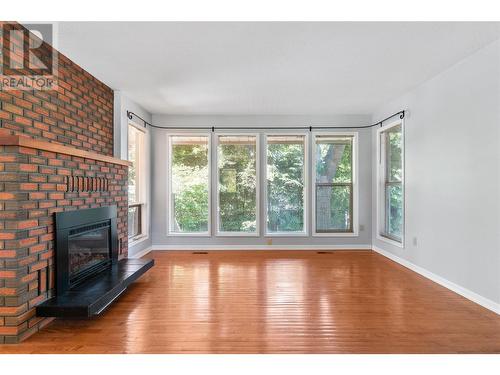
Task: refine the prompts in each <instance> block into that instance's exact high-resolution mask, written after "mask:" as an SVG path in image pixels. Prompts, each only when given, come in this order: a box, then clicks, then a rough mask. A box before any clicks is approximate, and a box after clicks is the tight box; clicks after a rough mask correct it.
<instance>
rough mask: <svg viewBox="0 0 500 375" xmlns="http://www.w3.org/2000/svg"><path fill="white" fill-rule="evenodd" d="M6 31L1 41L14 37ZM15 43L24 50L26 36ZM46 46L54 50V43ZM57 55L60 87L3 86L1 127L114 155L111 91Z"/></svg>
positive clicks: (4, 41) (65, 58)
mask: <svg viewBox="0 0 500 375" xmlns="http://www.w3.org/2000/svg"><path fill="white" fill-rule="evenodd" d="M4 23H5V22H0V27H2V26H3V24H4ZM19 27H20V26H19ZM2 35H3V34H2V33H0V38H3V37H5V39H6V40H3V43H10V42H11V41H10V39H9V34H7V35H5V36H2ZM14 42H15V44H16V45H17V46H18V50H19V51H22V47H21V43H22V41H21V40H17V41H14ZM2 45H3V44H2ZM43 48H44V49H46V50H47V53H52V47H51V46H50V45H48V44H46V43H45V44H44V45H43ZM57 56H58V67H59V68H58V85H59V87H58V89H57V91H55V90H47V91H37V90H32V91H10V90H7V91H0V103H1V106H0V128H4V129H9V130H11V131H12V132H13V133H23V134H25V135H28V136H31V137H33V138H37V139H42V140H45V141H50V142H55V143H59V144H64V145H67V146H73V147H75V148H78V149H82V150H87V151H94V152H97V153H100V154H104V155H112V154H113V90H112V89H111V88H109V87H108V86H106V85H105V84H104V83H102V82H101V81H99V80H97V79H96V78H95V77H93V76H92V75H91V74H90V73H88V72H86V71H85V70H83V69H82V68H81V67H79V66H78V65H76V64H75V63H74V62H72V61H71V60H70V59H68V58H67V57H66V56H64V55H62V54H61V53H58V54H57ZM19 58H21V56H20V55H19Z"/></svg>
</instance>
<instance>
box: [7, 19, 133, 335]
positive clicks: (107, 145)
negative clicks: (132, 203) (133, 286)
mask: <svg viewBox="0 0 500 375" xmlns="http://www.w3.org/2000/svg"><path fill="white" fill-rule="evenodd" d="M1 24H2V22H0V26H1ZM46 48H48V49H50V46H46ZM5 133H8V134H12V133H23V134H24V135H27V136H30V137H33V138H36V139H40V140H45V141H50V142H55V143H59V144H64V145H66V146H72V147H74V148H78V149H82V150H86V151H92V152H96V153H99V154H104V155H112V152H113V91H112V90H111V89H110V88H109V87H107V86H106V85H104V84H103V83H102V82H100V81H98V80H97V79H95V78H94V77H93V76H92V75H90V74H89V73H87V72H86V71H84V70H83V69H82V68H80V67H79V66H78V65H76V64H75V63H73V62H71V61H70V60H69V59H68V58H66V57H65V56H62V55H61V54H59V88H58V90H57V91H0V136H1V135H2V134H5ZM127 172H128V169H127V167H125V166H122V165H117V164H111V163H105V162H101V161H96V160H91V159H83V158H80V157H75V156H69V155H65V154H56V153H52V152H47V151H42V150H35V149H31V148H23V147H19V146H0V344H2V343H12V342H18V341H21V340H23V339H25V338H26V337H28V336H29V335H31V334H33V333H35V332H37V331H38V330H39V329H40V328H42V327H43V326H44V325H46V324H47V323H48V322H50V319H43V318H38V317H36V315H35V307H36V305H37V304H39V303H41V302H43V301H45V300H46V299H47V298H50V297H51V296H53V295H54V293H55V290H54V276H55V273H54V261H55V258H54V223H53V221H54V219H53V213H54V212H57V211H66V210H75V209H83V208H91V207H100V206H108V205H113V204H115V205H117V206H118V235H119V239H120V242H121V254H122V256H126V254H127ZM73 177H78V179H75V178H73ZM75 182H76V183H77V184H84V183H86V186H87V188H86V189H83V190H84V191H76V192H75V191H73V190H74V189H73V188H72V185H71V184H74V183H75ZM92 183H95V184H96V185H93V184H92ZM96 186H97V187H96ZM79 190H82V189H79Z"/></svg>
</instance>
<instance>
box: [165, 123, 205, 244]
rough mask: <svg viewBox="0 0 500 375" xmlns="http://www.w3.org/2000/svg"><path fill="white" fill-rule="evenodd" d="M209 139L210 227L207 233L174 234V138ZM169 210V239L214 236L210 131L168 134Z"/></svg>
mask: <svg viewBox="0 0 500 375" xmlns="http://www.w3.org/2000/svg"><path fill="white" fill-rule="evenodd" d="M191 136H192V137H197V136H198V137H207V146H208V161H207V163H208V225H207V229H208V230H207V231H206V232H174V231H172V225H171V224H172V217H173V210H171V208H172V207H173V205H172V195H171V194H170V192H171V191H172V178H171V173H172V165H171V161H172V141H171V139H172V137H191ZM166 160H167V199H166V203H167V210H166V214H167V217H166V219H167V220H166V222H167V237H186V236H188V237H210V236H211V234H212V231H211V229H212V134H211V133H210V132H209V131H184V132H182V131H181V132H174V133H170V132H168V133H167V157H166Z"/></svg>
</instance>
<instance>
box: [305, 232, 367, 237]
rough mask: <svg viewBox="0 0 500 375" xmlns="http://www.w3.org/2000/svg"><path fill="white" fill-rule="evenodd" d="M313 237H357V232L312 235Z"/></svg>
mask: <svg viewBox="0 0 500 375" xmlns="http://www.w3.org/2000/svg"><path fill="white" fill-rule="evenodd" d="M312 236H313V237H359V234H358V232H350V233H342V232H339V233H313V234H312Z"/></svg>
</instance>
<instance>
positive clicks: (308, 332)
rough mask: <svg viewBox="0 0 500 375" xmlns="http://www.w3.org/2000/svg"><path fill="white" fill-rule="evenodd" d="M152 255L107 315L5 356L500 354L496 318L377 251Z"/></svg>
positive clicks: (53, 327) (57, 327) (61, 326)
mask: <svg viewBox="0 0 500 375" xmlns="http://www.w3.org/2000/svg"><path fill="white" fill-rule="evenodd" d="M150 256H153V257H154V258H155V260H156V266H155V267H154V268H153V269H152V270H151V271H149V272H148V273H147V274H146V275H145V276H144V277H143V278H142V279H140V280H139V281H138V282H137V283H135V284H134V285H133V286H132V287H131V288H130V290H129V291H128V292H127V293H126V294H125V295H123V296H122V297H121V298H120V300H119V301H118V302H117V303H115V304H114V305H113V306H112V307H111V308H110V309H109V310H108V311H107V312H106V313H105V314H104V315H103V316H101V317H100V318H98V319H95V320H92V321H71V320H68V321H62V320H57V321H55V322H54V323H52V324H50V325H49V326H48V327H46V328H45V329H43V330H42V331H40V332H39V333H37V334H35V335H34V336H32V337H31V338H29V339H28V340H26V341H25V342H24V343H22V344H18V345H4V346H0V353H450V352H451V353H453V352H467V353H468V352H497V353H498V352H500V316H498V315H496V314H494V313H492V312H490V311H488V310H486V309H484V308H482V307H480V306H478V305H476V304H474V303H472V302H470V301H467V300H466V299H464V298H462V297H460V296H458V295H456V294H455V293H453V292H450V291H448V290H447V289H444V288H442V287H440V286H438V285H437V284H434V283H433V282H431V281H429V280H427V279H425V278H423V277H421V276H419V275H417V274H415V273H413V272H411V271H409V270H407V269H406V268H404V267H402V266H399V265H398V264H396V263H393V262H391V261H390V260H388V259H386V258H384V257H382V256H380V255H378V254H376V253H374V252H371V251H336V252H333V253H331V254H317V252H315V251H309V252H306V251H288V252H287V251H275V252H263V251H255V252H251V251H245V252H229V251H226V252H209V253H208V254H200V255H193V254H191V253H189V252H188V253H186V252H155V253H154V255H150Z"/></svg>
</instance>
